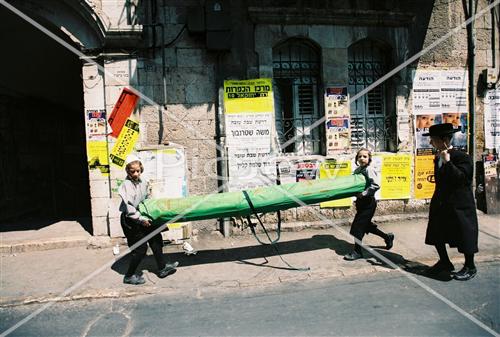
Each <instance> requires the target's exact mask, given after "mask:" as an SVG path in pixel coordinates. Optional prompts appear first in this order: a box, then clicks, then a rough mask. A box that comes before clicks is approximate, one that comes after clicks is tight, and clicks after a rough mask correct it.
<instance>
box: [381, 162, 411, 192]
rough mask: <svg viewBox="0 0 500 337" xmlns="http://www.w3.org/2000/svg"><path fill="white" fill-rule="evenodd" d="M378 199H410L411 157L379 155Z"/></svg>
mask: <svg viewBox="0 0 500 337" xmlns="http://www.w3.org/2000/svg"><path fill="white" fill-rule="evenodd" d="M381 157H382V170H381V172H380V178H381V179H380V199H410V189H411V160H412V158H411V155H409V154H396V155H392V154H391V155H388V154H384V155H381Z"/></svg>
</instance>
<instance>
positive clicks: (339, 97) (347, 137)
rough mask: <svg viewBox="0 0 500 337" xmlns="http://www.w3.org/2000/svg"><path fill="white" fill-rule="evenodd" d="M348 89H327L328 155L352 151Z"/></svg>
mask: <svg viewBox="0 0 500 337" xmlns="http://www.w3.org/2000/svg"><path fill="white" fill-rule="evenodd" d="M349 109H350V107H349V95H348V93H347V87H328V88H326V89H325V117H326V122H325V128H326V153H327V155H335V154H339V153H348V152H349V151H350V149H351V131H350V130H351V128H350V123H351V116H350V115H351V114H350V110H349Z"/></svg>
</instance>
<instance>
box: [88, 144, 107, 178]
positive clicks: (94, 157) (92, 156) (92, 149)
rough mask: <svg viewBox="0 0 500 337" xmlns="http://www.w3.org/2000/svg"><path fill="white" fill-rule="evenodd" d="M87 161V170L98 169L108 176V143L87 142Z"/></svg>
mask: <svg viewBox="0 0 500 337" xmlns="http://www.w3.org/2000/svg"><path fill="white" fill-rule="evenodd" d="M87 161H88V165H89V170H93V169H99V170H100V171H101V173H102V174H103V175H105V176H108V175H109V160H108V142H107V141H106V140H92V141H87Z"/></svg>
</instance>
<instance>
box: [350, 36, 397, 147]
mask: <svg viewBox="0 0 500 337" xmlns="http://www.w3.org/2000/svg"><path fill="white" fill-rule="evenodd" d="M388 54H389V53H388V51H387V50H386V49H385V48H383V47H382V46H380V45H379V44H378V43H376V42H374V41H372V40H368V39H366V40H362V41H359V42H357V43H355V44H353V45H351V46H350V47H349V49H348V61H349V63H348V69H349V87H348V90H349V95H350V97H351V98H352V97H353V96H355V95H356V94H358V93H361V92H362V91H363V90H364V89H365V88H366V87H368V86H369V85H371V84H372V83H374V82H375V81H377V80H378V79H379V78H380V77H382V76H383V75H385V74H386V73H387V69H388V59H387V55H388ZM388 91H389V90H388V84H387V83H386V82H384V83H382V84H380V85H378V86H377V87H375V88H374V89H372V90H370V91H369V92H368V93H366V94H364V95H362V96H360V97H359V98H357V99H356V100H354V101H352V100H351V143H352V147H353V149H356V148H360V147H367V148H369V149H371V150H374V151H386V150H389V149H391V147H392V142H393V135H394V130H393V128H394V125H395V122H394V121H392V119H394V118H395V115H394V114H392V113H390V112H389V110H390V109H389V107H392V106H393V104H392V103H391V104H389V103H390V102H389V100H388V98H389V96H390V95H389V94H388Z"/></svg>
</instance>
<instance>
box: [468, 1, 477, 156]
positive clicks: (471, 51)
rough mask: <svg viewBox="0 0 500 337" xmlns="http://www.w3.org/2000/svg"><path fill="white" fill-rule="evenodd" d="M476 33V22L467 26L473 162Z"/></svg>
mask: <svg viewBox="0 0 500 337" xmlns="http://www.w3.org/2000/svg"><path fill="white" fill-rule="evenodd" d="M475 9H476V6H475V1H474V0H469V10H468V12H469V18H471V17H474V15H475ZM475 53H476V52H475V31H474V20H472V21H471V22H470V24H469V25H468V26H467V54H468V57H467V61H468V70H469V71H468V74H469V91H468V94H469V124H470V125H469V130H470V133H469V154H470V156H471V157H472V161H473V162H475V161H476V149H475V146H476V142H475V129H476V123H475V106H476V105H475V99H476V97H475V90H474V89H475V86H474V83H475V81H474V80H475V76H474V73H475V66H476V64H475V61H476V60H475Z"/></svg>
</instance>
